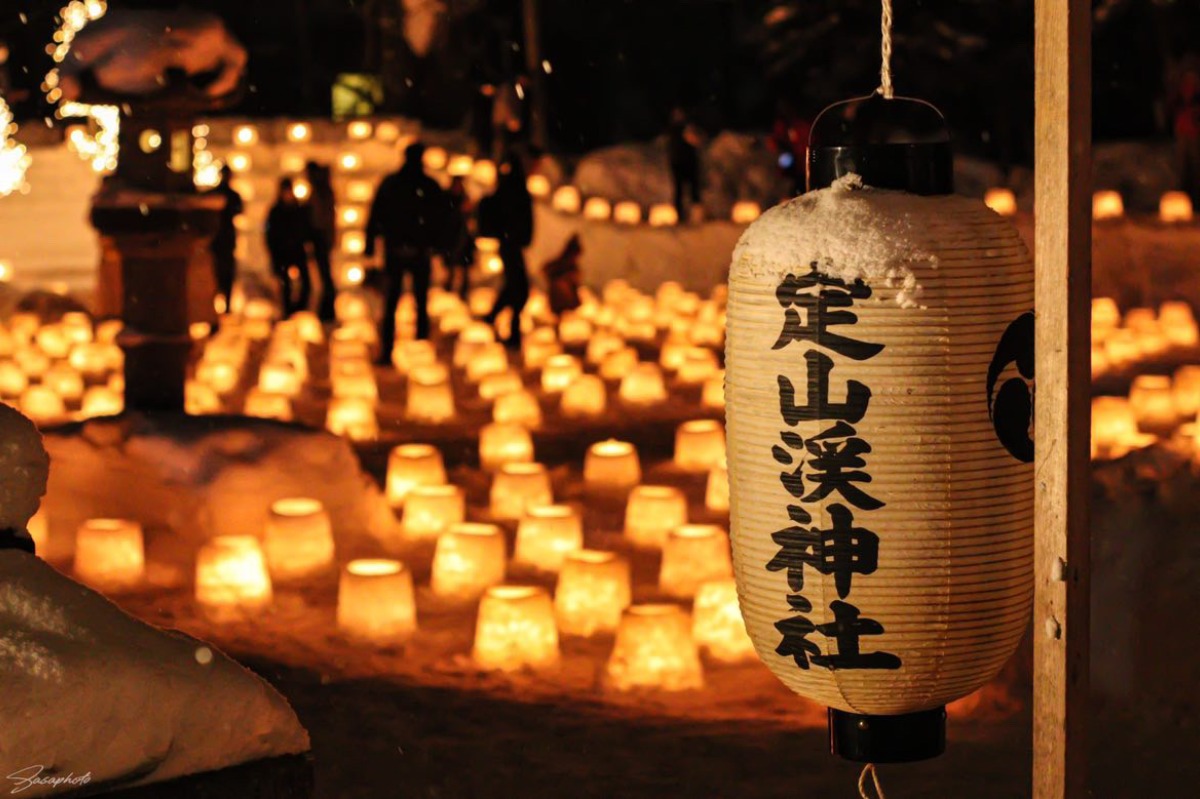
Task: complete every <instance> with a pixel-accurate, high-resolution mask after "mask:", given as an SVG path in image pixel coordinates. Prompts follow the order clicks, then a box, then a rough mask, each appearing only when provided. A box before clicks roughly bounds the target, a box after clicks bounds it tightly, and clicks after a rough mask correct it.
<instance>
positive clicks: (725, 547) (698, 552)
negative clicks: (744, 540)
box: [658, 524, 733, 599]
mask: <svg viewBox="0 0 1200 799" xmlns="http://www.w3.org/2000/svg"><path fill="white" fill-rule="evenodd" d="M732 576H733V565H732V563H731V562H730V556H729V535H728V534H727V533H726V532H725V531H724V530H722V529H721V528H720V527H717V526H716V525H713V524H685V525H683V526H682V527H676V528H675V529H674V530H672V531H671V532H670V533H669V534H668V535H667V542H666V544H665V545H664V546H663V555H662V566H661V569H660V570H659V573H658V587H659V589H660V590H661V591H662V592H663V593H664V594H667V595H668V596H673V597H678V598H681V599H683V598H688V597H692V596H694V595H695V593H696V589H697V588H699V587H700V585H701V583H706V582H709V581H710V580H723V579H726V578H728V577H732Z"/></svg>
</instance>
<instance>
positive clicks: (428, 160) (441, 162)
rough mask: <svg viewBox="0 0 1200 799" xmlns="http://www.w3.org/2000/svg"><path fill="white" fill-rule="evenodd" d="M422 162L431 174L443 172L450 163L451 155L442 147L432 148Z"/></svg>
mask: <svg viewBox="0 0 1200 799" xmlns="http://www.w3.org/2000/svg"><path fill="white" fill-rule="evenodd" d="M421 161H422V163H424V164H425V168H426V169H428V170H430V171H431V172H441V171H442V170H443V169H445V168H446V164H448V163H449V162H450V155H449V154H448V153H447V152H446V150H445V149H443V148H441V147H430V148H429V149H427V150H426V151H425V156H424V157H423V158H422V159H421Z"/></svg>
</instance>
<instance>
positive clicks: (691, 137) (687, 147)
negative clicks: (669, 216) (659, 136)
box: [667, 108, 700, 222]
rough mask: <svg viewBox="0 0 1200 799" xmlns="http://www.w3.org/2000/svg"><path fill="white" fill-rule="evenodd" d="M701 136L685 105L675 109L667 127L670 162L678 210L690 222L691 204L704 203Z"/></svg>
mask: <svg viewBox="0 0 1200 799" xmlns="http://www.w3.org/2000/svg"><path fill="white" fill-rule="evenodd" d="M699 144H700V137H699V136H698V135H697V134H696V130H695V128H693V127H692V125H691V123H690V122H689V121H688V118H687V114H685V113H684V111H683V109H682V108H676V109H674V110H673V111H671V123H670V125H669V126H668V128H667V161H668V163H669V164H670V167H671V179H672V181H673V182H674V185H675V210H676V211H678V212H679V221H681V222H683V221H686V220H687V218H688V216H687V205H686V203H685V199H686V200H689V201H690V202H691V203H692V204H693V205H699V203H700V150H699Z"/></svg>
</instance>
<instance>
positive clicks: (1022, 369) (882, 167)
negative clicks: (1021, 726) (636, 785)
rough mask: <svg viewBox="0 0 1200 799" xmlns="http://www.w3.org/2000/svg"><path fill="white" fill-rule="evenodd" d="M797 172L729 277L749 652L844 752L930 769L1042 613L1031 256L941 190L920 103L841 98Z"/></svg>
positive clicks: (735, 470)
mask: <svg viewBox="0 0 1200 799" xmlns="http://www.w3.org/2000/svg"><path fill="white" fill-rule="evenodd" d="M808 173H809V188H810V191H809V192H808V193H807V194H805V195H803V196H801V197H799V198H796V199H794V200H791V201H789V202H787V203H785V204H783V205H781V206H779V207H776V208H774V209H772V210H770V211H768V212H767V213H766V214H764V215H763V216H762V218H760V219H759V220H758V221H757V222H756V223H755V224H753V225H751V226H750V227H749V228H748V229H747V231H746V232H745V234H744V235H743V236H742V239H741V241H740V242H739V243H738V246H737V248H736V249H735V251H734V256H733V263H732V266H731V268H730V277H729V296H728V307H727V313H728V332H727V337H726V359H725V363H726V397H725V398H726V425H727V429H728V434H729V441H730V442H731V446H730V448H729V462H728V467H729V476H730V490H731V500H732V514H731V528H732V541H733V555H734V565H735V577H736V579H737V582H738V588H739V595H740V597H741V602H742V612H743V614H744V616H745V620H746V626H747V629H748V631H749V633H750V636H751V638H752V639H753V640H754V644H755V647H756V650H757V652H758V654H759V657H760V658H761V659H762V660H763V661H764V662H765V663H766V664H767V666H768V667H769V668H770V669H771V670H772V671H773V672H774V673H775V675H776V676H777V677H779V678H780V680H781V681H782V682H784V683H785V684H786V685H787V686H788V687H789V688H791V689H792V690H793V691H795V692H797V693H799V694H801V695H803V696H806V697H808V698H811V699H813V700H816V701H818V702H820V703H822V704H825V705H827V706H829V707H830V708H831V710H830V714H829V720H830V731H831V737H830V740H831V742H832V747H833V750H834V751H835V752H836V753H838V754H841V755H842V756H844V757H847V758H849V759H853V760H860V761H865V762H875V763H880V762H900V761H911V760H920V759H924V758H928V757H933V756H936V755H938V754H940V753H941V752H942V751H943V750H944V747H945V709H944V706H945V704H946V703H948V702H951V701H953V700H955V699H958V698H961V697H963V696H966V695H967V694H969V693H971V692H972V691H974V690H975V689H977V688H979V687H980V686H981V685H983V684H984V683H986V682H987V681H988V680H990V679H991V678H992V677H994V676H995V674H996V673H997V672H998V671H999V670H1000V668H1001V666H1002V665H1003V664H1004V663H1005V661H1007V660H1008V658H1009V657H1010V656H1011V655H1012V653H1013V652H1014V651H1015V649H1016V647H1017V644H1018V642H1019V640H1020V638H1021V635H1022V634H1023V633H1024V631H1025V628H1026V625H1027V623H1028V619H1029V615H1030V606H1031V596H1032V592H1033V565H1032V558H1033V539H1032V522H1031V519H1032V516H1033V514H1032V510H1031V508H1032V502H1033V491H1032V489H1033V473H1032V461H1033V441H1032V437H1031V430H1030V428H1031V425H1032V407H1033V390H1032V380H1033V334H1034V321H1033V320H1034V316H1033V313H1032V308H1033V264H1032V260H1031V258H1030V256H1029V252H1028V251H1027V249H1026V247H1025V245H1024V244H1023V243H1022V240H1021V237H1020V235H1019V234H1018V232H1017V231H1016V229H1015V228H1013V227H1012V225H1011V223H1009V222H1008V221H1007V220H1005V219H1002V218H1001V217H1000V216H998V215H997V214H996V213H995V212H993V211H992V210H991V209H989V208H987V206H985V205H984V204H983V203H982V202H980V201H978V200H969V199H966V198H963V197H959V196H956V195H954V194H952V193H951V192H952V190H953V185H952V183H953V178H952V175H953V170H952V153H951V147H950V137H949V132H948V129H947V127H946V125H945V121H944V120H943V118H942V116H941V114H940V113H939V112H938V111H937V110H936V109H934V108H933V107H932V106H930V105H928V104H926V103H923V102H920V101H917V100H909V99H891V98H890V97H884V96H882V95H880V94H876V95H872V96H871V97H869V98H863V99H860V100H852V101H849V102H846V103H841V104H838V105H835V106H832V107H831V108H829V109H827V110H826V111H825V112H823V113H822V115H821V116H820V117H819V118H818V120H817V121H816V123H815V124H814V126H813V131H812V135H811V140H810V147H809V162H808ZM980 508H986V509H987V511H988V512H987V513H985V514H981V513H980ZM998 551H1003V552H1006V553H1011V554H1010V555H1009V556H1008V557H1009V558H1011V560H1007V561H1006V562H1005V564H1004V567H1003V568H994V567H993V568H977V567H975V566H971V565H970V564H973V563H984V562H988V561H989V558H991V557H993V556H992V554H991V553H995V552H998ZM931 569H932V570H933V571H934V572H936V573H938V574H939V575H940V576H938V577H937V578H936V579H934V578H932V577H930V576H928V575H930V574H932V573H933V572H931V571H930V570H931ZM980 597H986V600H985V601H981V599H980ZM983 639H986V640H987V641H988V646H986V647H984V646H980V644H979V642H980V640H983Z"/></svg>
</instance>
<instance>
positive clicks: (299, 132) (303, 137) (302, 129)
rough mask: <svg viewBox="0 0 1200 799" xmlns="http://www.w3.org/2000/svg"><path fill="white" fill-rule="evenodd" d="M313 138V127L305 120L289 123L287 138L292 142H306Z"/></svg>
mask: <svg viewBox="0 0 1200 799" xmlns="http://www.w3.org/2000/svg"><path fill="white" fill-rule="evenodd" d="M311 138H312V128H311V127H309V126H308V125H306V124H304V123H303V122H295V123H293V124H291V125H288V129H287V139H288V141H290V142H305V141H308V140H309V139H311Z"/></svg>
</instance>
